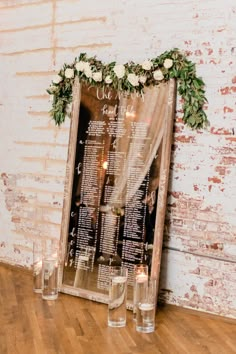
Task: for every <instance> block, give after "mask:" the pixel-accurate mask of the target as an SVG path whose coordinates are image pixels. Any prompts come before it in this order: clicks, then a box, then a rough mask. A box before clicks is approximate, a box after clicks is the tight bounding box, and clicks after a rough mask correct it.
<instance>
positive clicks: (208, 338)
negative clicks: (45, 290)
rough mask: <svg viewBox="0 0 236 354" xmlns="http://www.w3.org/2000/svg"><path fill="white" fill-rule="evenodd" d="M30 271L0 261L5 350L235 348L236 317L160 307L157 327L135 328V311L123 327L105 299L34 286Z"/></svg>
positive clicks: (9, 353) (0, 328) (0, 344)
mask: <svg viewBox="0 0 236 354" xmlns="http://www.w3.org/2000/svg"><path fill="white" fill-rule="evenodd" d="M32 285H33V278H32V274H31V273H30V272H27V271H25V270H23V269H19V268H14V267H9V266H5V265H3V264H0V353H1V354H13V353H14V354H25V353H31V354H42V353H43V354H68V353H70V354H97V353H102V354H110V353H112V354H141V353H142V354H172V353H173V354H178V353H179V354H189V353H191V354H215V353H226V354H235V353H236V335H235V333H236V320H233V319H227V318H224V317H219V316H214V315H208V314H206V313H204V314H203V313H201V312H198V311H193V310H188V309H182V308H179V307H175V306H170V305H168V306H163V307H159V308H158V311H157V316H156V330H155V332H153V333H150V334H141V333H138V332H136V330H135V324H134V322H133V319H132V312H131V311H127V325H126V327H124V328H109V327H108V326H107V305H105V304H102V303H97V302H94V301H90V300H86V299H82V298H79V297H75V296H71V295H67V294H59V297H58V299H57V300H56V301H45V300H42V299H41V295H40V294H35V293H34V292H33V287H32Z"/></svg>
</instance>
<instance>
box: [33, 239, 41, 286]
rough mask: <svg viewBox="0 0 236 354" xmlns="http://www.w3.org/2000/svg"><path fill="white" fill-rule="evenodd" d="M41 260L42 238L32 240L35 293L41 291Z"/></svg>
mask: <svg viewBox="0 0 236 354" xmlns="http://www.w3.org/2000/svg"><path fill="white" fill-rule="evenodd" d="M42 262H43V240H42V239H39V240H35V241H34V242H33V290H34V292H35V293H41V292H42Z"/></svg>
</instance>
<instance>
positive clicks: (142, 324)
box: [136, 277, 157, 333]
mask: <svg viewBox="0 0 236 354" xmlns="http://www.w3.org/2000/svg"><path fill="white" fill-rule="evenodd" d="M156 292H157V279H156V278H152V277H150V278H149V279H148V286H147V287H146V289H145V291H144V292H143V293H142V294H139V297H138V298H137V312H136V330H137V331H138V332H143V333H151V332H154V331H155V315H156V301H157V293H156Z"/></svg>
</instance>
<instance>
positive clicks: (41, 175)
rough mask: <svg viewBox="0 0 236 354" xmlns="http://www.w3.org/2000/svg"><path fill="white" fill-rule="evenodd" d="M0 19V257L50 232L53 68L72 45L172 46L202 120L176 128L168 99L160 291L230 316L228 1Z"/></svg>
mask: <svg viewBox="0 0 236 354" xmlns="http://www.w3.org/2000/svg"><path fill="white" fill-rule="evenodd" d="M53 4H54V6H53ZM39 14H41V16H39ZM0 16H1V23H0V57H1V70H0V79H1V82H2V83H4V85H1V87H0V91H1V92H0V114H1V120H0V125H1V127H0V128H1V142H0V144H1V149H0V157H1V159H0V160H1V167H0V176H1V177H0V261H5V262H7V263H11V264H18V265H21V266H26V267H30V265H31V262H32V242H33V240H34V238H37V237H38V236H39V235H43V234H44V235H45V234H46V235H47V237H55V238H59V236H60V220H61V212H62V207H63V190H64V177H65V170H66V159H67V147H68V139H69V124H70V122H69V120H67V121H66V122H65V124H64V125H63V126H62V127H61V128H56V127H55V126H54V123H53V122H52V121H51V119H50V117H49V114H48V110H49V109H50V107H51V103H50V102H49V97H48V96H47V94H46V92H45V89H46V88H47V87H48V86H49V84H50V82H51V79H52V77H53V75H54V73H55V72H56V71H57V70H58V69H60V67H61V66H62V65H63V64H64V62H68V63H70V62H72V61H73V60H74V57H75V56H77V55H78V54H79V53H81V52H88V54H89V55H97V57H98V58H100V59H101V60H103V61H104V62H111V61H113V60H114V61H117V62H119V63H125V62H128V61H130V60H132V61H134V62H142V61H143V60H144V59H147V58H152V57H155V56H157V55H158V54H161V53H162V52H164V51H165V50H168V49H171V48H173V47H179V48H180V49H181V50H182V51H183V52H185V53H186V54H188V55H189V59H190V60H192V61H194V62H195V63H196V69H197V72H198V73H199V76H201V77H202V78H203V80H204V81H205V82H206V96H207V98H208V104H206V105H205V109H206V113H207V115H208V118H209V120H210V127H208V128H207V129H206V130H204V131H200V130H199V131H192V130H191V129H189V128H187V127H186V126H185V125H184V124H183V109H182V103H183V100H182V99H180V97H178V98H177V106H176V117H175V126H174V136H173V145H172V157H171V172H170V184H169V191H168V205H167V209H166V227H165V234H164V244H165V247H166V250H165V252H164V255H163V261H162V269H163V272H162V274H161V275H162V276H161V283H162V286H161V289H162V290H161V291H160V296H161V295H162V294H163V298H164V299H166V301H167V302H170V303H173V304H177V305H179V306H186V307H192V308H196V309H199V310H204V311H209V312H213V313H217V314H220V315H225V316H229V317H235V318H236V298H235V293H236V280H235V279H236V275H235V274H236V266H235V254H236V250H235V247H236V246H235V245H236V237H235V234H236V226H235V212H236V211H235V206H234V205H233V201H234V200H236V191H235V165H236V158H235V154H236V151H235V149H236V148H235V143H236V136H235V97H236V96H235V95H236V85H235V84H236V76H235V58H236V57H235V53H236V49H235V48H236V46H235V39H234V36H233V34H234V28H235V8H234V4H233V1H230V2H229V4H228V6H225V4H224V3H220V2H214V3H213V2H212V1H211V0H206V1H200V2H199V1H197V0H193V1H192V2H188V1H181V2H180V1H179V0H173V1H172V2H168V1H165V0H163V1H161V2H158V4H157V2H156V0H147V1H146V2H143V3H141V2H140V3H139V4H138V5H137V1H135V0H130V1H128V2H126V3H125V6H124V1H121V2H109V1H108V0H105V1H102V2H100V3H99V6H89V3H88V2H86V1H85V0H81V1H77V2H76V1H67V0H61V1H51V2H50V1H45V2H44V1H30V0H17V1H16V0H12V1H8V0H2V1H1V4H0ZM157 19H158V21H157ZM209 19H210V21H209ZM186 28H188V31H187V32H186ZM127 34H128V35H127ZM157 34H158V35H157ZM127 49H128V50H127ZM171 248H175V249H176V251H173V250H172V249H171ZM191 253H194V254H193V255H192V254H191ZM201 255H202V257H201ZM218 258H219V259H218ZM227 261H229V262H227ZM167 268H168V271H167ZM166 283H167V284H166Z"/></svg>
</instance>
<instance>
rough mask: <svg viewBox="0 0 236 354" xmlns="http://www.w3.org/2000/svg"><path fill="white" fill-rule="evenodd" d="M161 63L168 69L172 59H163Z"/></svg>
mask: <svg viewBox="0 0 236 354" xmlns="http://www.w3.org/2000/svg"><path fill="white" fill-rule="evenodd" d="M163 65H164V67H165V68H166V69H170V68H171V67H172V66H173V60H172V59H165V60H164V63H163Z"/></svg>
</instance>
